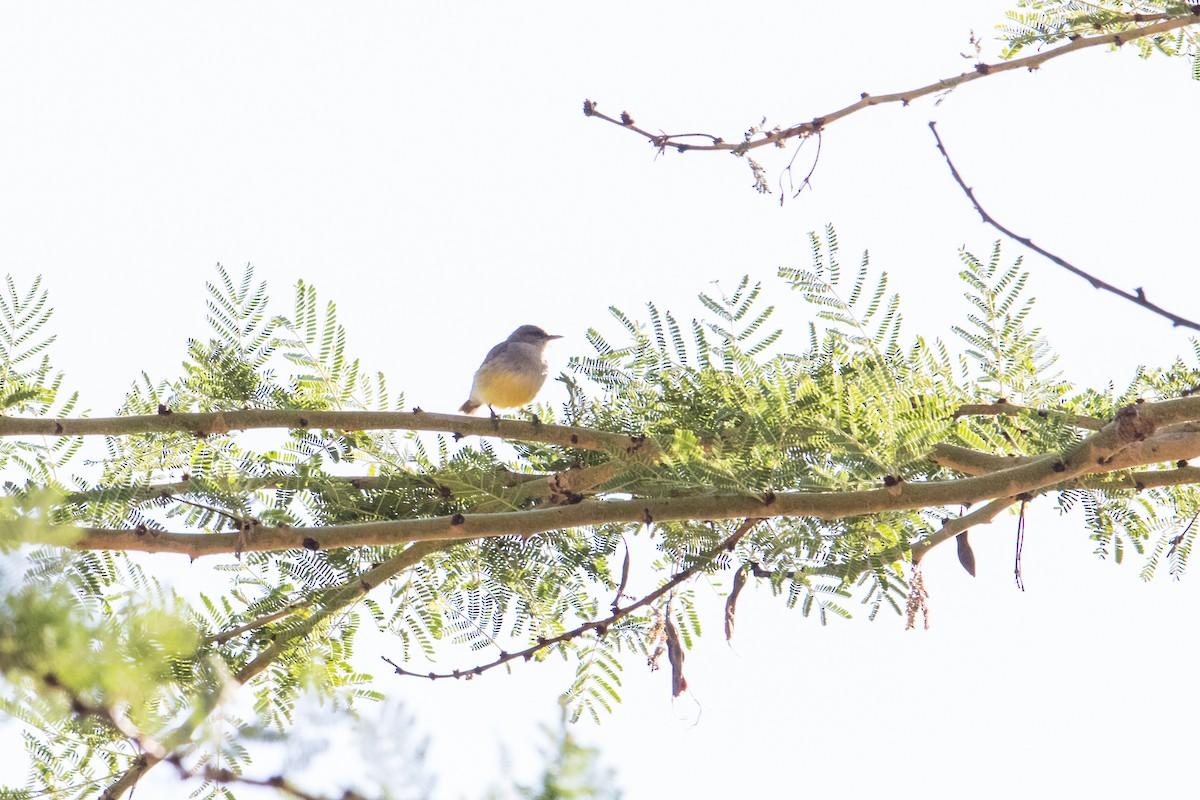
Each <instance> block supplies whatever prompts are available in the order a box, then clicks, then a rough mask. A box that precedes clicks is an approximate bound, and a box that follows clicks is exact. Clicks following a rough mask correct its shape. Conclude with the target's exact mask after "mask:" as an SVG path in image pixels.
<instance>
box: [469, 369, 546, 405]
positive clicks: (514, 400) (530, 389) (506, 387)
mask: <svg viewBox="0 0 1200 800" xmlns="http://www.w3.org/2000/svg"><path fill="white" fill-rule="evenodd" d="M477 380H478V387H477V389H478V392H477V393H478V395H479V399H480V400H482V401H483V402H484V403H486V404H487V405H489V406H495V407H496V408H518V407H520V406H523V405H528V404H529V403H531V402H533V398H534V397H536V396H537V393H538V389H540V388H542V385H541V384H542V382H541V381H540V380H530V376H528V375H520V374H517V373H511V372H510V373H505V372H495V371H492V370H488V371H484V372H481V373H480V375H479V376H478V379H477Z"/></svg>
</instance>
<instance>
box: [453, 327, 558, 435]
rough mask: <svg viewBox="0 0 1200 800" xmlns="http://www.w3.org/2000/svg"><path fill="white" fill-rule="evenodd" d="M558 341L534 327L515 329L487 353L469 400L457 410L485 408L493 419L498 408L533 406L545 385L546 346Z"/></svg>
mask: <svg viewBox="0 0 1200 800" xmlns="http://www.w3.org/2000/svg"><path fill="white" fill-rule="evenodd" d="M561 338H562V337H561V336H554V335H552V334H549V333H546V332H545V331H544V330H542V329H541V328H539V327H538V326H537V325H522V326H521V327H519V328H517V329H516V330H515V331H513V332H512V335H511V336H509V337H508V338H507V339H505V340H504V341H503V342H501V343H500V344H498V345H496V346H495V347H493V348H492V349H491V351H490V352H488V354H487V358H485V359H484V360H483V363H482V364H480V365H479V369H478V370H477V371H476V372H475V380H474V381H473V382H472V383H471V399H469V400H467V402H465V403H463V404H462V407H461V408H459V409H458V410H459V411H461V412H462V413H464V414H472V413H474V412H475V409H477V408H479V407H480V406H484V405H486V406H487V407H488V409H489V410H491V412H492V416H495V415H496V412H495V409H497V408H519V407H521V406H523V405H528V404H529V403H531V402H533V398H535V397H537V393H538V390H540V389H541V388H542V384H543V383H545V382H546V370H547V369H548V367H547V364H546V344H547V343H548V342H550V341H551V340H553V339H561Z"/></svg>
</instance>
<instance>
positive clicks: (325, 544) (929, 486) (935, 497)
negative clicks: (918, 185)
mask: <svg viewBox="0 0 1200 800" xmlns="http://www.w3.org/2000/svg"><path fill="white" fill-rule="evenodd" d="M1197 417H1200V397H1184V398H1178V399H1174V400H1165V401H1162V402H1159V403H1144V404H1135V405H1131V406H1126V407H1125V408H1123V409H1121V411H1120V412H1118V414H1117V417H1116V419H1115V420H1114V421H1113V422H1111V423H1109V424H1108V425H1106V426H1105V428H1104V430H1102V431H1099V432H1097V433H1095V434H1093V435H1092V436H1090V437H1088V438H1087V439H1085V440H1083V441H1082V442H1080V443H1079V444H1078V445H1076V446H1075V447H1074V448H1072V449H1071V450H1069V451H1068V452H1064V453H1051V454H1048V455H1044V456H1041V457H1039V458H1037V459H1035V460H1033V461H1029V462H1026V463H1019V464H1015V465H1012V466H1008V467H1006V468H1004V469H999V470H996V471H993V472H991V473H989V474H984V475H978V476H973V477H968V478H958V479H952V480H942V481H927V482H903V481H902V482H899V483H895V484H893V485H888V486H884V487H882V488H879V489H867V490H860V491H848V492H779V493H775V492H768V493H766V494H764V495H709V496H701V497H681V498H657V499H635V500H586V501H583V502H580V503H577V504H573V505H570V504H568V505H561V506H554V507H548V508H535V509H530V510H527V511H512V512H504V513H484V514H454V515H451V516H442V517H433V518H426V519H402V520H388V521H382V522H367V523H361V524H355V525H332V526H328V527H323V528H284V527H276V528H265V527H253V528H252V529H250V530H248V531H243V532H241V533H207V534H188V533H166V532H159V531H154V530H150V529H147V528H144V527H143V528H139V529H137V530H133V531H129V530H106V529H93V528H84V529H79V531H78V536H79V538H78V540H77V541H75V543H74V546H75V547H76V548H79V549H89V550H94V549H105V550H138V551H145V552H170V553H183V554H186V555H189V556H191V557H193V558H195V557H198V556H203V555H213V554H217V553H233V552H240V551H273V550H288V549H295V548H302V547H303V548H308V549H312V550H319V549H332V548H339V547H356V546H363V545H388V544H400V543H404V542H421V541H424V542H438V541H443V542H444V541H449V540H458V539H479V538H485V537H492V536H511V535H518V536H531V535H534V534H538V533H545V532H548V531H553V530H562V529H566V528H575V527H580V526H589V525H601V524H606V523H636V522H644V523H651V522H653V521H655V520H660V521H680V520H697V519H699V520H705V519H733V518H736V517H747V518H750V517H753V518H760V517H761V518H768V517H814V518H817V519H828V520H832V519H840V518H844V517H853V516H862V515H867V514H876V513H881V512H887V511H902V510H911V509H917V508H931V507H937V506H945V505H971V504H974V503H977V502H981V501H985V500H992V499H994V498H997V497H1011V496H1014V495H1018V494H1021V493H1023V492H1032V491H1035V490H1037V489H1041V488H1044V487H1048V486H1054V485H1057V484H1061V483H1064V482H1066V481H1070V480H1072V479H1074V478H1077V477H1079V476H1081V475H1085V474H1091V473H1105V472H1111V471H1113V470H1117V469H1125V468H1129V467H1131V466H1136V465H1140V464H1155V463H1161V462H1162V461H1164V460H1174V458H1173V457H1172V456H1167V457H1165V458H1164V456H1163V451H1164V450H1166V449H1169V448H1167V447H1166V446H1167V445H1168V444H1171V443H1172V441H1173V440H1172V438H1171V437H1169V436H1167V437H1166V439H1165V440H1164V439H1163V437H1162V436H1156V434H1155V431H1156V430H1158V427H1159V426H1160V425H1162V426H1164V428H1163V430H1164V431H1165V432H1166V433H1165V434H1164V436H1166V434H1167V433H1170V432H1171V431H1175V430H1179V429H1182V428H1194V427H1195V426H1194V425H1180V424H1177V423H1178V422H1179V421H1181V420H1188V421H1190V420H1194V419H1196V418H1197ZM1172 423H1176V424H1175V425H1174V426H1173V425H1172ZM1184 438H1185V439H1186V440H1187V441H1188V442H1190V444H1191V445H1192V446H1194V447H1200V436H1197V435H1195V433H1192V434H1189V435H1188V436H1186V437H1184ZM968 452H969V451H968ZM1130 453H1135V454H1138V455H1139V456H1140V457H1141V459H1142V460H1140V461H1138V460H1137V458H1134V457H1130V456H1129V454H1130ZM1131 461H1136V462H1137V463H1136V464H1132V463H1127V462H1131ZM939 463H940V462H939ZM45 537H46V539H45V540H46V542H51V541H52V540H53V541H61V539H62V531H61V530H53V529H52V530H51V531H49V532H48V533H46V534H45Z"/></svg>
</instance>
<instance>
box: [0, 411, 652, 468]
mask: <svg viewBox="0 0 1200 800" xmlns="http://www.w3.org/2000/svg"><path fill="white" fill-rule="evenodd" d="M269 428H286V429H290V430H309V429H322V430H335V431H371V430H409V431H430V432H441V433H452V434H454V435H455V436H494V437H497V438H500V439H510V440H514V441H520V442H534V443H537V444H549V445H555V446H558V447H566V448H574V449H576V450H589V451H594V452H599V453H607V454H610V455H618V456H621V457H626V458H634V457H637V458H651V459H653V458H656V457H658V456H660V455H661V449H660V448H659V446H658V445H657V444H656V443H655V442H654V441H652V440H650V439H648V438H646V437H645V436H630V435H628V434H623V433H608V432H605V431H597V430H592V429H590V428H570V427H566V426H563V425H546V424H544V423H541V422H533V421H530V420H516V419H500V418H496V419H489V418H487V417H468V416H465V415H460V414H431V413H428V412H425V411H420V410H416V411H411V412H408V411H308V410H302V409H296V410H291V409H287V410H273V409H272V410H267V409H246V410H242V411H217V412H213V413H207V414H202V413H178V414H176V413H170V412H168V413H165V414H156V415H144V416H132V417H96V418H92V419H83V418H63V419H37V418H30V417H6V416H0V437H9V436H129V435H131V434H139V433H185V434H189V435H192V436H197V437H200V438H204V437H207V436H213V435H217V434H222V433H228V432H229V431H234V430H240V431H248V430H262V429H269Z"/></svg>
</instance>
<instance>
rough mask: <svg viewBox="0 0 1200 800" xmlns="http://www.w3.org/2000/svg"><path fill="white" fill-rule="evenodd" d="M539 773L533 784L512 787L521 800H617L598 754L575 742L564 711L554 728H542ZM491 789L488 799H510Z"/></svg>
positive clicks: (610, 774)
mask: <svg viewBox="0 0 1200 800" xmlns="http://www.w3.org/2000/svg"><path fill="white" fill-rule="evenodd" d="M542 733H543V736H544V740H543V745H542V748H541V755H542V759H543V762H544V763H543V766H542V774H541V775H540V776H539V777H538V779H537V781H536V782H535V783H533V784H529V785H522V784H518V785H517V786H516V797H518V798H522V800H618V798H620V797H622V792H621V791H620V790H619V789H618V788H616V786H614V783H615V781H616V775H615V773H614V771H613V770H612V769H610V768H605V767H603V766H601V764H600V752H599V750H597V749H596V748H594V747H587V746H585V745H582V744H580V743H579V741H578V740H577V739H576V738H575V736H574V734H572V733H571V729H570V727H568V725H567V712H566V708H565V707H564V709H563V715H562V717H561V718H560V720H559V724H558V726H557V727H554V728H552V727H550V726H543V728H542ZM511 796H512V795H510V794H508V793H507V792H500V791H498V790H493V791H492V792H491V793H490V794H489V797H490V798H492V800H501V798H507V797H511Z"/></svg>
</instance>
